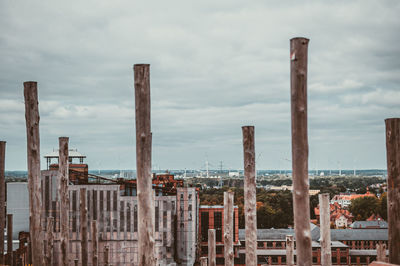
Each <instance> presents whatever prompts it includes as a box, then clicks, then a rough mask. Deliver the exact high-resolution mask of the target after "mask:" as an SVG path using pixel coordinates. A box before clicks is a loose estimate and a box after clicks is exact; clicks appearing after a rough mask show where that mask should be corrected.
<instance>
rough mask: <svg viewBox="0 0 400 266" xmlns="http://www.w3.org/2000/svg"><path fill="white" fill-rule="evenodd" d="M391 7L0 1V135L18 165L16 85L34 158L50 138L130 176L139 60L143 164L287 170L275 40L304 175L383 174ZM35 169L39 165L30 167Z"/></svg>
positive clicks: (396, 107)
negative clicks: (293, 66) (295, 68)
mask: <svg viewBox="0 0 400 266" xmlns="http://www.w3.org/2000/svg"><path fill="white" fill-rule="evenodd" d="M399 13H400V2H399V1H395V0H393V1H367V0H362V1H344V0H343V1H302V3H300V1H265V0H263V1H232V0H219V1H208V0H205V1H183V0H182V1H175V0H170V1H131V0H130V1H122V0H117V1H108V0H104V1H98V0H96V1H12V0H2V1H0V33H1V34H0V138H1V139H2V140H6V141H7V156H6V170H17V169H20V170H24V169H26V131H25V116H24V99H23V82H24V81H28V80H35V81H38V87H39V108H40V116H41V120H40V134H41V153H42V155H44V154H46V153H48V152H50V151H52V149H53V148H57V147H58V137H59V136H69V137H70V147H74V148H78V150H79V151H81V152H82V153H84V154H85V155H86V156H87V157H88V159H87V162H88V164H89V168H90V169H98V168H100V169H115V168H117V169H135V168H136V163H135V162H136V161H135V160H136V159H135V139H134V137H135V127H134V119H135V114H134V88H133V64H136V63H149V64H151V75H150V76H151V97H152V131H153V166H154V168H156V169H159V168H161V169H183V168H192V169H199V168H204V167H205V161H206V160H208V161H209V162H210V167H211V168H218V167H219V165H220V161H222V162H223V168H225V169H238V168H243V163H242V160H243V159H242V158H243V157H242V135H241V134H242V132H241V126H243V125H254V126H255V127H256V153H257V168H258V169H277V168H281V169H283V168H286V169H288V168H290V167H291V163H290V158H291V139H290V95H289V89H290V80H289V77H290V72H289V71H290V65H289V63H290V62H289V40H290V38H292V37H297V36H302V37H307V38H309V39H310V44H309V81H308V89H309V91H308V94H309V98H308V100H309V109H308V111H309V145H310V158H309V168H310V169H315V168H334V169H337V168H338V167H339V165H341V167H342V168H347V169H353V167H356V168H357V169H370V168H380V169H384V168H386V150H385V134H384V131H385V128H384V119H385V118H388V117H399V116H400V104H399V103H400V46H399V40H400V34H399V32H400V16H399ZM42 167H45V161H44V160H43V161H42Z"/></svg>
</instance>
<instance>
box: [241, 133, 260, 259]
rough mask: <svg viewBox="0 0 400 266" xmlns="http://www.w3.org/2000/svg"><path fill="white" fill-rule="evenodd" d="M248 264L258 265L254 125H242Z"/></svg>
mask: <svg viewBox="0 0 400 266" xmlns="http://www.w3.org/2000/svg"><path fill="white" fill-rule="evenodd" d="M242 134H243V159H244V199H245V200H244V219H245V234H246V237H245V240H246V265H249V266H256V265H257V254H256V252H257V209H256V208H257V206H256V204H257V202H256V164H255V147H254V146H255V145H254V126H244V127H242Z"/></svg>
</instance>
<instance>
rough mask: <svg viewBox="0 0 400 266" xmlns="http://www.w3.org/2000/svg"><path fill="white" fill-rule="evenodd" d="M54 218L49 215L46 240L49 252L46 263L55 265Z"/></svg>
mask: <svg viewBox="0 0 400 266" xmlns="http://www.w3.org/2000/svg"><path fill="white" fill-rule="evenodd" d="M53 228H54V218H53V217H47V229H46V240H47V241H46V242H47V253H46V265H48V266H52V265H53V252H54V235H53Z"/></svg>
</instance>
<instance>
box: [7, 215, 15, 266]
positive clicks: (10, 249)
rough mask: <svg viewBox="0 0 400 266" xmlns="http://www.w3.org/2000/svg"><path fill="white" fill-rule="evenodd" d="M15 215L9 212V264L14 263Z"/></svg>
mask: <svg viewBox="0 0 400 266" xmlns="http://www.w3.org/2000/svg"><path fill="white" fill-rule="evenodd" d="M12 235H13V215H12V214H7V258H8V265H14V264H13V261H14V260H13V244H12V241H13V238H12Z"/></svg>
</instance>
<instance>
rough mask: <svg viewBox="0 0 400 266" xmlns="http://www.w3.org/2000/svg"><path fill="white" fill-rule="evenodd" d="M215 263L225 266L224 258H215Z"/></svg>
mask: <svg viewBox="0 0 400 266" xmlns="http://www.w3.org/2000/svg"><path fill="white" fill-rule="evenodd" d="M215 262H216V264H217V265H224V264H225V259H224V258H216V259H215Z"/></svg>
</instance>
